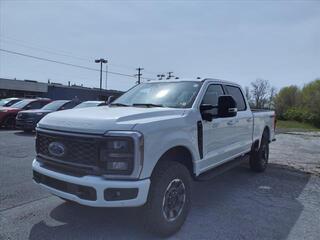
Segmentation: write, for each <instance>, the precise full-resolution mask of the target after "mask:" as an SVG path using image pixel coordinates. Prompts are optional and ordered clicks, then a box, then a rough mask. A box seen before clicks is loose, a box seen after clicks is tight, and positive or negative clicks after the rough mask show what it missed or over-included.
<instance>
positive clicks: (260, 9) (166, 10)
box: [0, 0, 320, 90]
mask: <svg viewBox="0 0 320 240" xmlns="http://www.w3.org/2000/svg"><path fill="white" fill-rule="evenodd" d="M0 49H4V50H9V51H14V52H18V53H23V54H27V55H31V56H36V57H40V58H46V59H50V60H54V61H61V62H65V63H70V64H75V65H81V66H85V67H88V68H93V69H96V70H98V69H99V65H98V64H96V63H94V59H96V58H101V57H103V58H105V59H107V60H108V62H109V63H108V68H109V71H110V72H109V74H108V78H107V88H108V89H116V90H127V89H128V88H130V87H132V86H133V85H134V84H135V82H136V79H135V78H134V77H130V76H133V75H134V74H135V73H136V68H137V67H142V68H144V70H143V71H142V73H143V77H145V78H152V79H156V78H157V77H156V76H157V74H161V73H166V72H169V71H172V72H173V75H174V76H178V77H179V78H196V77H203V78H204V77H210V78H219V79H224V80H229V81H234V82H237V83H239V84H241V85H242V86H249V85H250V82H252V81H255V80H256V79H258V78H262V79H267V80H269V81H270V84H271V85H272V86H275V87H276V88H277V89H280V88H281V87H283V86H287V85H292V84H294V85H298V86H303V85H304V84H306V83H308V82H310V81H313V80H315V79H316V78H320V1H89V0H88V1H75V0H73V1H71V0H70V1H66V0H65V1H63V0H56V1H53V0H52V1H49V0H47V1H40V0H39V1H16V0H11V1H9V0H0ZM104 68H105V66H104ZM111 72H117V73H124V74H127V75H129V76H119V75H115V74H112V73H111ZM99 76H100V75H99V71H95V70H88V69H81V68H76V67H71V66H65V65H60V64H57V63H52V62H46V61H42V60H37V59H33V58H28V57H24V56H19V55H13V54H9V53H7V52H3V51H0V77H2V78H17V79H30V80H37V81H40V82H47V81H48V79H50V81H51V82H58V83H63V84H66V83H68V81H70V82H71V83H72V84H73V83H75V84H78V85H80V84H83V85H84V86H88V87H99ZM103 77H104V87H105V74H103ZM144 81H146V79H144Z"/></svg>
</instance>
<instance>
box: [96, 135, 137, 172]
mask: <svg viewBox="0 0 320 240" xmlns="http://www.w3.org/2000/svg"><path fill="white" fill-rule="evenodd" d="M107 139H108V140H107V141H106V143H104V144H102V146H101V147H100V163H101V164H102V166H101V167H102V168H103V169H105V170H106V173H107V174H123V175H130V174H131V173H132V170H133V165H134V142H133V139H132V138H130V137H127V138H107Z"/></svg>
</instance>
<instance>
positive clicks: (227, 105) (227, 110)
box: [218, 95, 238, 118]
mask: <svg viewBox="0 0 320 240" xmlns="http://www.w3.org/2000/svg"><path fill="white" fill-rule="evenodd" d="M237 111H238V110H237V103H236V101H235V100H234V99H233V97H232V96H228V95H226V96H220V97H219V99H218V117H221V118H226V117H234V116H236V115H237Z"/></svg>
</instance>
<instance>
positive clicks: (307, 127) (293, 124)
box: [277, 120, 320, 131]
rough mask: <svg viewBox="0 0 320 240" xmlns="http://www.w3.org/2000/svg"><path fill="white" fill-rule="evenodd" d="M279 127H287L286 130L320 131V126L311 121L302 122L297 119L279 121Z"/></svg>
mask: <svg viewBox="0 0 320 240" xmlns="http://www.w3.org/2000/svg"><path fill="white" fill-rule="evenodd" d="M277 128H280V129H286V130H290V129H292V130H298V131H320V128H317V127H315V126H313V125H311V124H309V123H301V122H297V121H283V120H278V121H277Z"/></svg>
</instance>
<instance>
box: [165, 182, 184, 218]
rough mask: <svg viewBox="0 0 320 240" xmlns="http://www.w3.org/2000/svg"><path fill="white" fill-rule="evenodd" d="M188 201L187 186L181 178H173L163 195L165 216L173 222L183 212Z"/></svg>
mask: <svg viewBox="0 0 320 240" xmlns="http://www.w3.org/2000/svg"><path fill="white" fill-rule="evenodd" d="M185 202H186V187H185V185H184V183H183V181H182V180H181V179H173V180H172V181H171V182H170V183H169V185H168V187H167V189H166V191H165V193H164V196H163V201H162V213H163V216H164V218H165V219H166V220H167V221H169V222H172V221H174V220H176V219H177V218H178V217H179V216H180V215H181V212H182V209H183V207H184V205H185Z"/></svg>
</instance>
